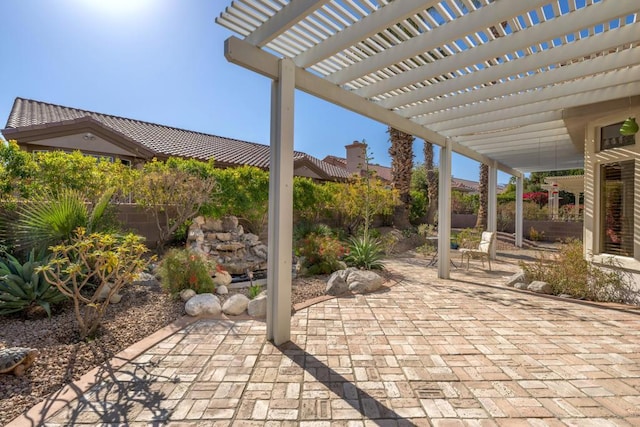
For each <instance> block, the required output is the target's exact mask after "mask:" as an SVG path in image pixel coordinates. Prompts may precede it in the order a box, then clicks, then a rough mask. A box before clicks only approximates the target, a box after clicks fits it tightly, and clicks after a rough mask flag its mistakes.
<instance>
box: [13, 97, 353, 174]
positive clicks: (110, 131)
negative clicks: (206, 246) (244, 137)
mask: <svg viewBox="0 0 640 427" xmlns="http://www.w3.org/2000/svg"><path fill="white" fill-rule="evenodd" d="M1 132H2V135H3V136H4V138H5V139H6V140H16V141H17V142H18V145H19V146H20V147H22V148H23V149H25V150H27V151H29V152H38V151H50V150H64V151H74V150H80V151H81V152H83V153H84V154H87V155H92V156H96V157H107V158H110V159H112V160H113V161H120V162H123V163H125V164H131V165H135V164H139V163H143V162H146V161H149V160H151V159H153V158H157V159H159V160H163V159H166V158H168V157H171V156H173V157H184V158H194V159H198V160H209V159H214V160H215V164H216V166H218V167H221V168H226V167H237V166H244V165H248V166H255V167H258V168H261V169H265V170H267V169H269V156H270V148H269V146H268V145H264V144H257V143H253V142H247V141H241V140H238V139H233V138H226V137H222V136H217V135H210V134H206V133H202V132H196V131H191V130H185V129H179V128H175V127H171V126H165V125H160V124H156V123H149V122H144V121H141V120H135V119H129V118H124V117H118V116H112V115H109V114H103V113H97V112H93V111H86V110H81V109H78V108H71V107H65V106H61V105H56V104H50V103H46V102H41V101H35V100H31V99H24V98H16V100H15V101H14V104H13V107H12V109H11V113H10V114H9V118H8V119H7V124H6V125H5V127H4V129H2V131H1ZM294 174H295V175H296V176H304V177H309V178H313V179H316V180H321V181H341V180H345V179H347V178H348V177H349V173H348V172H347V171H346V170H345V169H344V168H341V167H338V166H335V165H333V164H331V163H328V162H324V161H322V160H320V159H317V158H315V157H313V156H310V155H309V154H306V153H303V152H300V151H295V152H294Z"/></svg>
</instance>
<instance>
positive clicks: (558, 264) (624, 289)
mask: <svg viewBox="0 0 640 427" xmlns="http://www.w3.org/2000/svg"><path fill="white" fill-rule="evenodd" d="M520 265H521V267H522V269H523V270H524V272H525V277H526V278H527V281H528V282H532V281H534V280H541V281H545V282H547V283H549V284H550V285H551V287H552V289H553V293H554V294H555V295H560V294H566V295H571V296H573V297H575V298H580V299H586V300H591V301H603V302H622V303H624V302H628V301H629V299H630V297H631V295H632V294H633V287H632V285H631V281H630V280H629V277H628V275H627V273H625V272H624V271H623V270H620V269H618V268H615V267H616V266H615V265H614V264H613V263H609V264H605V265H604V266H602V267H601V266H598V265H596V264H593V263H591V262H589V261H587V260H586V259H585V258H584V253H583V245H582V242H581V241H579V240H569V241H567V242H566V243H565V244H563V245H561V247H560V249H559V251H558V253H557V254H553V255H551V256H549V255H547V256H545V255H544V253H543V252H541V253H540V255H539V256H538V258H537V259H536V261H534V262H522V263H521V264H520Z"/></svg>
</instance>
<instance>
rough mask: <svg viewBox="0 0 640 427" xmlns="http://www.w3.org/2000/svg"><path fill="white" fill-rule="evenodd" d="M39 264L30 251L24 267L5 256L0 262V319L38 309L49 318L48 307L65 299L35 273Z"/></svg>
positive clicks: (49, 310)
mask: <svg viewBox="0 0 640 427" xmlns="http://www.w3.org/2000/svg"><path fill="white" fill-rule="evenodd" d="M42 264H43V262H40V261H37V260H36V257H35V251H33V250H32V251H31V252H30V253H29V258H28V260H27V262H25V263H24V264H21V263H20V261H18V260H17V259H16V258H15V257H13V256H12V255H9V254H4V256H3V258H0V315H6V314H10V313H17V312H20V311H25V310H27V309H30V308H33V307H35V306H40V307H42V308H43V309H44V311H45V312H46V313H47V315H48V316H51V304H56V303H59V302H62V301H64V300H65V299H66V297H65V296H64V295H62V294H61V293H60V291H59V290H58V289H57V288H56V287H55V286H51V285H49V283H47V282H46V280H45V279H44V276H43V275H42V273H39V272H37V271H36V268H37V267H39V266H41V265H42Z"/></svg>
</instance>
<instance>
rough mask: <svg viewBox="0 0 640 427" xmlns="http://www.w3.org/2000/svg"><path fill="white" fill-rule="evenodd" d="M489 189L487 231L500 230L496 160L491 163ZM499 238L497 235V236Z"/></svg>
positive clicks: (492, 248)
mask: <svg viewBox="0 0 640 427" xmlns="http://www.w3.org/2000/svg"><path fill="white" fill-rule="evenodd" d="M488 184H489V189H488V190H489V191H488V192H487V199H488V203H487V204H488V209H487V231H492V232H494V233H496V232H497V231H498V168H497V165H496V162H495V161H494V162H492V163H490V164H489V182H488ZM495 239H497V236H496V237H495ZM489 256H490V257H491V259H495V258H496V245H495V244H493V245H491V253H490V254H489Z"/></svg>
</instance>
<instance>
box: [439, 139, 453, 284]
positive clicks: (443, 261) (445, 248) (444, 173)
mask: <svg viewBox="0 0 640 427" xmlns="http://www.w3.org/2000/svg"><path fill="white" fill-rule="evenodd" d="M450 251H451V141H450V140H449V139H447V140H446V141H445V145H444V147H440V164H439V165H438V277H439V278H440V279H448V278H449V275H450V274H449V273H450V271H449V270H450V260H451V253H450Z"/></svg>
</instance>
